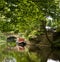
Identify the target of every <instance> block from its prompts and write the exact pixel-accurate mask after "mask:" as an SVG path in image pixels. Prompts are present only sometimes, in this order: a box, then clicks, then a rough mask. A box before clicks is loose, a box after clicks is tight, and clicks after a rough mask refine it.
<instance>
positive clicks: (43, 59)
mask: <svg viewBox="0 0 60 62" xmlns="http://www.w3.org/2000/svg"><path fill="white" fill-rule="evenodd" d="M30 52H33V53H36V54H37V55H36V56H37V57H38V58H37V59H36V60H35V56H34V55H32V54H29V55H31V56H29V55H28V54H27V53H28V52H26V53H23V52H22V53H20V52H15V51H14V52H11V51H9V52H7V50H4V51H2V53H1V54H0V62H60V50H59V49H55V48H54V49H52V48H49V47H40V48H38V47H37V48H36V49H34V51H32V50H31V51H29V53H30ZM2 56H3V57H4V58H3V57H2ZM1 59H3V60H2V61H1Z"/></svg>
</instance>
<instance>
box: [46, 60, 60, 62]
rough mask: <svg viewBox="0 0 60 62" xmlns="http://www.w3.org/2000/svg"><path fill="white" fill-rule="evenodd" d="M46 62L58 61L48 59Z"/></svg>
mask: <svg viewBox="0 0 60 62" xmlns="http://www.w3.org/2000/svg"><path fill="white" fill-rule="evenodd" d="M47 62H59V60H53V59H48V60H47Z"/></svg>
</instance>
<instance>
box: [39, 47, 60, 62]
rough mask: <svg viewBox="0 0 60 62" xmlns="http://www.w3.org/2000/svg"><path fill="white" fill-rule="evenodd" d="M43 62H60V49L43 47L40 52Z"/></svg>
mask: <svg viewBox="0 0 60 62" xmlns="http://www.w3.org/2000/svg"><path fill="white" fill-rule="evenodd" d="M39 55H40V57H41V62H60V50H59V49H51V48H47V47H46V48H45V47H44V48H41V50H40V53H39Z"/></svg>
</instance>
